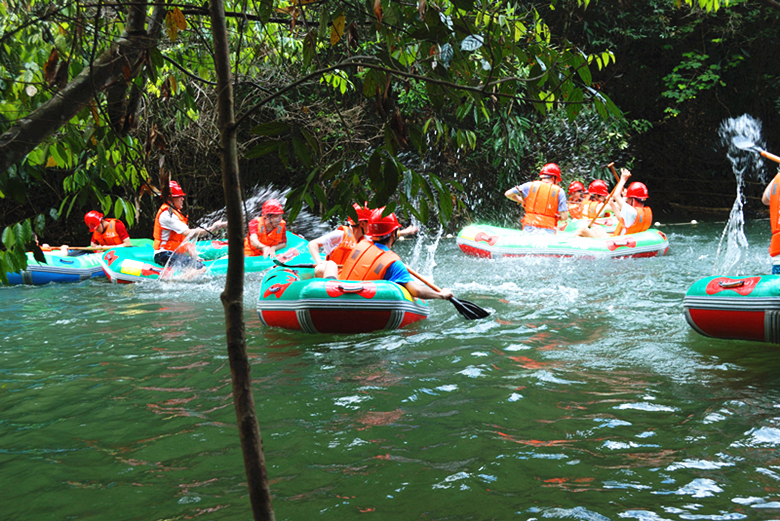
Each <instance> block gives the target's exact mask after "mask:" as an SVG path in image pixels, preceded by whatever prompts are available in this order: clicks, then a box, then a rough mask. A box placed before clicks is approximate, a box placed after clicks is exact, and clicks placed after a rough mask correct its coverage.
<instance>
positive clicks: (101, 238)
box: [84, 210, 132, 250]
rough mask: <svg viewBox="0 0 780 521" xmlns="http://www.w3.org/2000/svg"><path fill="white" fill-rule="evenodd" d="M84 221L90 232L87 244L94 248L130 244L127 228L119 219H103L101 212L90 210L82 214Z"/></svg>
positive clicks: (101, 248)
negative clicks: (90, 235) (90, 236)
mask: <svg viewBox="0 0 780 521" xmlns="http://www.w3.org/2000/svg"><path fill="white" fill-rule="evenodd" d="M84 223H85V224H86V225H87V228H89V231H90V232H92V240H91V241H90V244H89V245H90V247H91V248H92V249H94V250H109V249H112V248H121V247H125V246H132V243H131V242H130V235H129V234H128V233H127V228H125V225H124V223H123V222H122V221H120V220H119V219H105V218H104V217H103V214H102V213H100V212H96V211H95V210H92V211H91V212H87V214H86V215H85V216H84Z"/></svg>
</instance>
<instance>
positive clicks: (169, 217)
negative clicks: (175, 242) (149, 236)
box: [154, 210, 189, 253]
mask: <svg viewBox="0 0 780 521" xmlns="http://www.w3.org/2000/svg"><path fill="white" fill-rule="evenodd" d="M160 228H162V233H161V234H160V236H161V237H160V238H161V239H162V242H163V243H166V242H168V238H169V237H170V236H171V230H173V231H174V232H176V233H179V234H182V235H183V234H185V233H187V230H189V227H188V226H187V225H186V224H184V223H183V222H181V219H179V218H178V217H177V216H176V213H175V212H170V211H168V210H166V211H164V212H163V213H161V214H160ZM161 251H165V250H162V249H160V250H154V253H160V252H161Z"/></svg>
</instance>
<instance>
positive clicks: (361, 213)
mask: <svg viewBox="0 0 780 521" xmlns="http://www.w3.org/2000/svg"><path fill="white" fill-rule="evenodd" d="M352 208H354V209H355V212H357V217H358V223H362V222H368V221H369V220H371V209H370V208H369V207H368V203H366V205H365V206H360V205H359V204H357V203H355V204H353V205H352ZM347 221H349V224H350V225H351V226H355V221H353V220H352V217H347Z"/></svg>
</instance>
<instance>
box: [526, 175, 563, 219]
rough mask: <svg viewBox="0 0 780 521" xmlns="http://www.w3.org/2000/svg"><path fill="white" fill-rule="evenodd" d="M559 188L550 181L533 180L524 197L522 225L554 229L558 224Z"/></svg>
mask: <svg viewBox="0 0 780 521" xmlns="http://www.w3.org/2000/svg"><path fill="white" fill-rule="evenodd" d="M560 191H561V188H560V187H559V186H557V185H554V184H552V183H546V182H544V181H534V182H533V183H531V188H530V190H528V197H526V198H524V202H525V205H524V206H525V217H523V226H534V227H536V228H549V229H553V230H554V229H555V227H556V225H557V224H558V193H559V192H560Z"/></svg>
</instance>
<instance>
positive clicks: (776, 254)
mask: <svg viewBox="0 0 780 521" xmlns="http://www.w3.org/2000/svg"><path fill="white" fill-rule="evenodd" d="M761 202H763V203H764V204H765V205H767V206H768V207H769V226H770V227H771V229H772V239H771V241H770V242H769V255H770V256H771V257H772V275H780V173H778V174H777V175H776V176H775V178H774V179H772V181H771V182H770V183H769V184H768V185H766V188H765V189H764V194H763V196H762V197H761Z"/></svg>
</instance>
